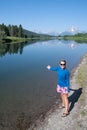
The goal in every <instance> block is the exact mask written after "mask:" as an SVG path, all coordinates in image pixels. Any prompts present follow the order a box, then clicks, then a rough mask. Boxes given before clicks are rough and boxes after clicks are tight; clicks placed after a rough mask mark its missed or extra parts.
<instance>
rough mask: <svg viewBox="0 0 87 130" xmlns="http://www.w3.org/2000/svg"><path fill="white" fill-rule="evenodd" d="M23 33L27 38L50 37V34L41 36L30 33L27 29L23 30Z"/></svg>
mask: <svg viewBox="0 0 87 130" xmlns="http://www.w3.org/2000/svg"><path fill="white" fill-rule="evenodd" d="M23 33H24V34H25V35H27V37H50V35H49V34H39V33H35V32H32V31H28V30H26V29H23Z"/></svg>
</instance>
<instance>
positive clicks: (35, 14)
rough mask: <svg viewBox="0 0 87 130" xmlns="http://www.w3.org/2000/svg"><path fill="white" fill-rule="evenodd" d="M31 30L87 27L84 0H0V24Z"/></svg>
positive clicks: (85, 29) (86, 9)
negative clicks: (20, 26) (19, 26)
mask: <svg viewBox="0 0 87 130" xmlns="http://www.w3.org/2000/svg"><path fill="white" fill-rule="evenodd" d="M2 23H4V24H5V25H9V24H11V25H20V24H21V25H22V27H23V28H24V29H27V30H29V31H34V32H41V33H49V32H57V33H60V32H63V31H66V30H68V29H70V28H71V27H72V26H73V27H74V28H77V29H78V30H81V31H87V0H0V24H2Z"/></svg>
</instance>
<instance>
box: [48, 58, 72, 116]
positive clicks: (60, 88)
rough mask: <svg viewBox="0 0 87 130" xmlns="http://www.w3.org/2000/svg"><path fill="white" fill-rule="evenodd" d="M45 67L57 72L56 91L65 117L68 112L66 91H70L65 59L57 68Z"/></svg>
mask: <svg viewBox="0 0 87 130" xmlns="http://www.w3.org/2000/svg"><path fill="white" fill-rule="evenodd" d="M47 69H48V70H52V71H57V73H58V82H57V92H58V93H60V95H61V99H62V106H61V107H60V108H65V111H64V113H63V117H65V116H67V115H68V114H69V112H68V111H69V101H68V93H69V92H70V86H69V71H68V70H67V69H66V60H61V61H60V63H59V66H58V67H57V68H55V67H51V66H50V65H48V66H47Z"/></svg>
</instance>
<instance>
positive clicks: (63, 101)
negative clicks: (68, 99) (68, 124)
mask: <svg viewBox="0 0 87 130" xmlns="http://www.w3.org/2000/svg"><path fill="white" fill-rule="evenodd" d="M60 96H61V99H62V106H65V99H64V96H63V94H60Z"/></svg>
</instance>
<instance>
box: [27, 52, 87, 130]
mask: <svg viewBox="0 0 87 130" xmlns="http://www.w3.org/2000/svg"><path fill="white" fill-rule="evenodd" d="M85 59H87V54H85V55H83V56H82V58H81V59H80V61H79V63H78V65H77V66H76V67H75V68H74V69H73V70H72V71H71V76H70V84H71V89H72V90H71V92H70V94H69V100H70V101H71V100H72V95H74V93H75V92H77V95H76V96H77V97H78V93H79V94H82V87H81V86H80V85H79V83H78V82H77V81H76V79H77V76H78V71H79V69H80V68H81V66H83V64H85V62H84V60H85ZM80 96H81V95H79V97H78V99H77V98H76V100H75V104H74V105H77V106H74V107H75V108H74V107H73V109H72V110H71V112H70V115H69V116H68V117H65V118H63V119H62V121H61V114H62V111H61V110H60V109H58V106H59V103H58V102H57V100H56V102H55V104H54V105H53V106H52V107H51V109H50V110H49V111H47V112H46V113H45V114H44V115H41V116H40V118H39V119H37V120H36V121H35V122H34V123H33V124H31V125H30V128H28V129H27V130H54V129H55V130H61V129H62V127H63V126H64V130H67V129H69V126H65V123H66V120H68V125H69V122H70V121H71V122H72V120H74V121H73V122H72V123H71V122H70V123H71V126H72V127H70V129H71V130H73V129H74V127H75V126H76V125H75V124H76V123H75V120H76V117H77V116H78V112H77V111H78V107H79V106H78V105H79V103H78V100H79V98H80ZM72 102H73V101H71V102H70V103H72ZM66 118H67V119H66ZM73 118H74V119H73ZM55 121H56V122H55ZM60 121H61V122H62V123H61V122H60ZM64 121H65V122H64ZM74 123H75V124H74ZM60 124H61V125H60ZM66 124H67V123H66ZM52 127H53V128H52ZM62 130H63V129H62ZM76 130H79V129H76ZM81 130H83V128H82V129H81Z"/></svg>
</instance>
